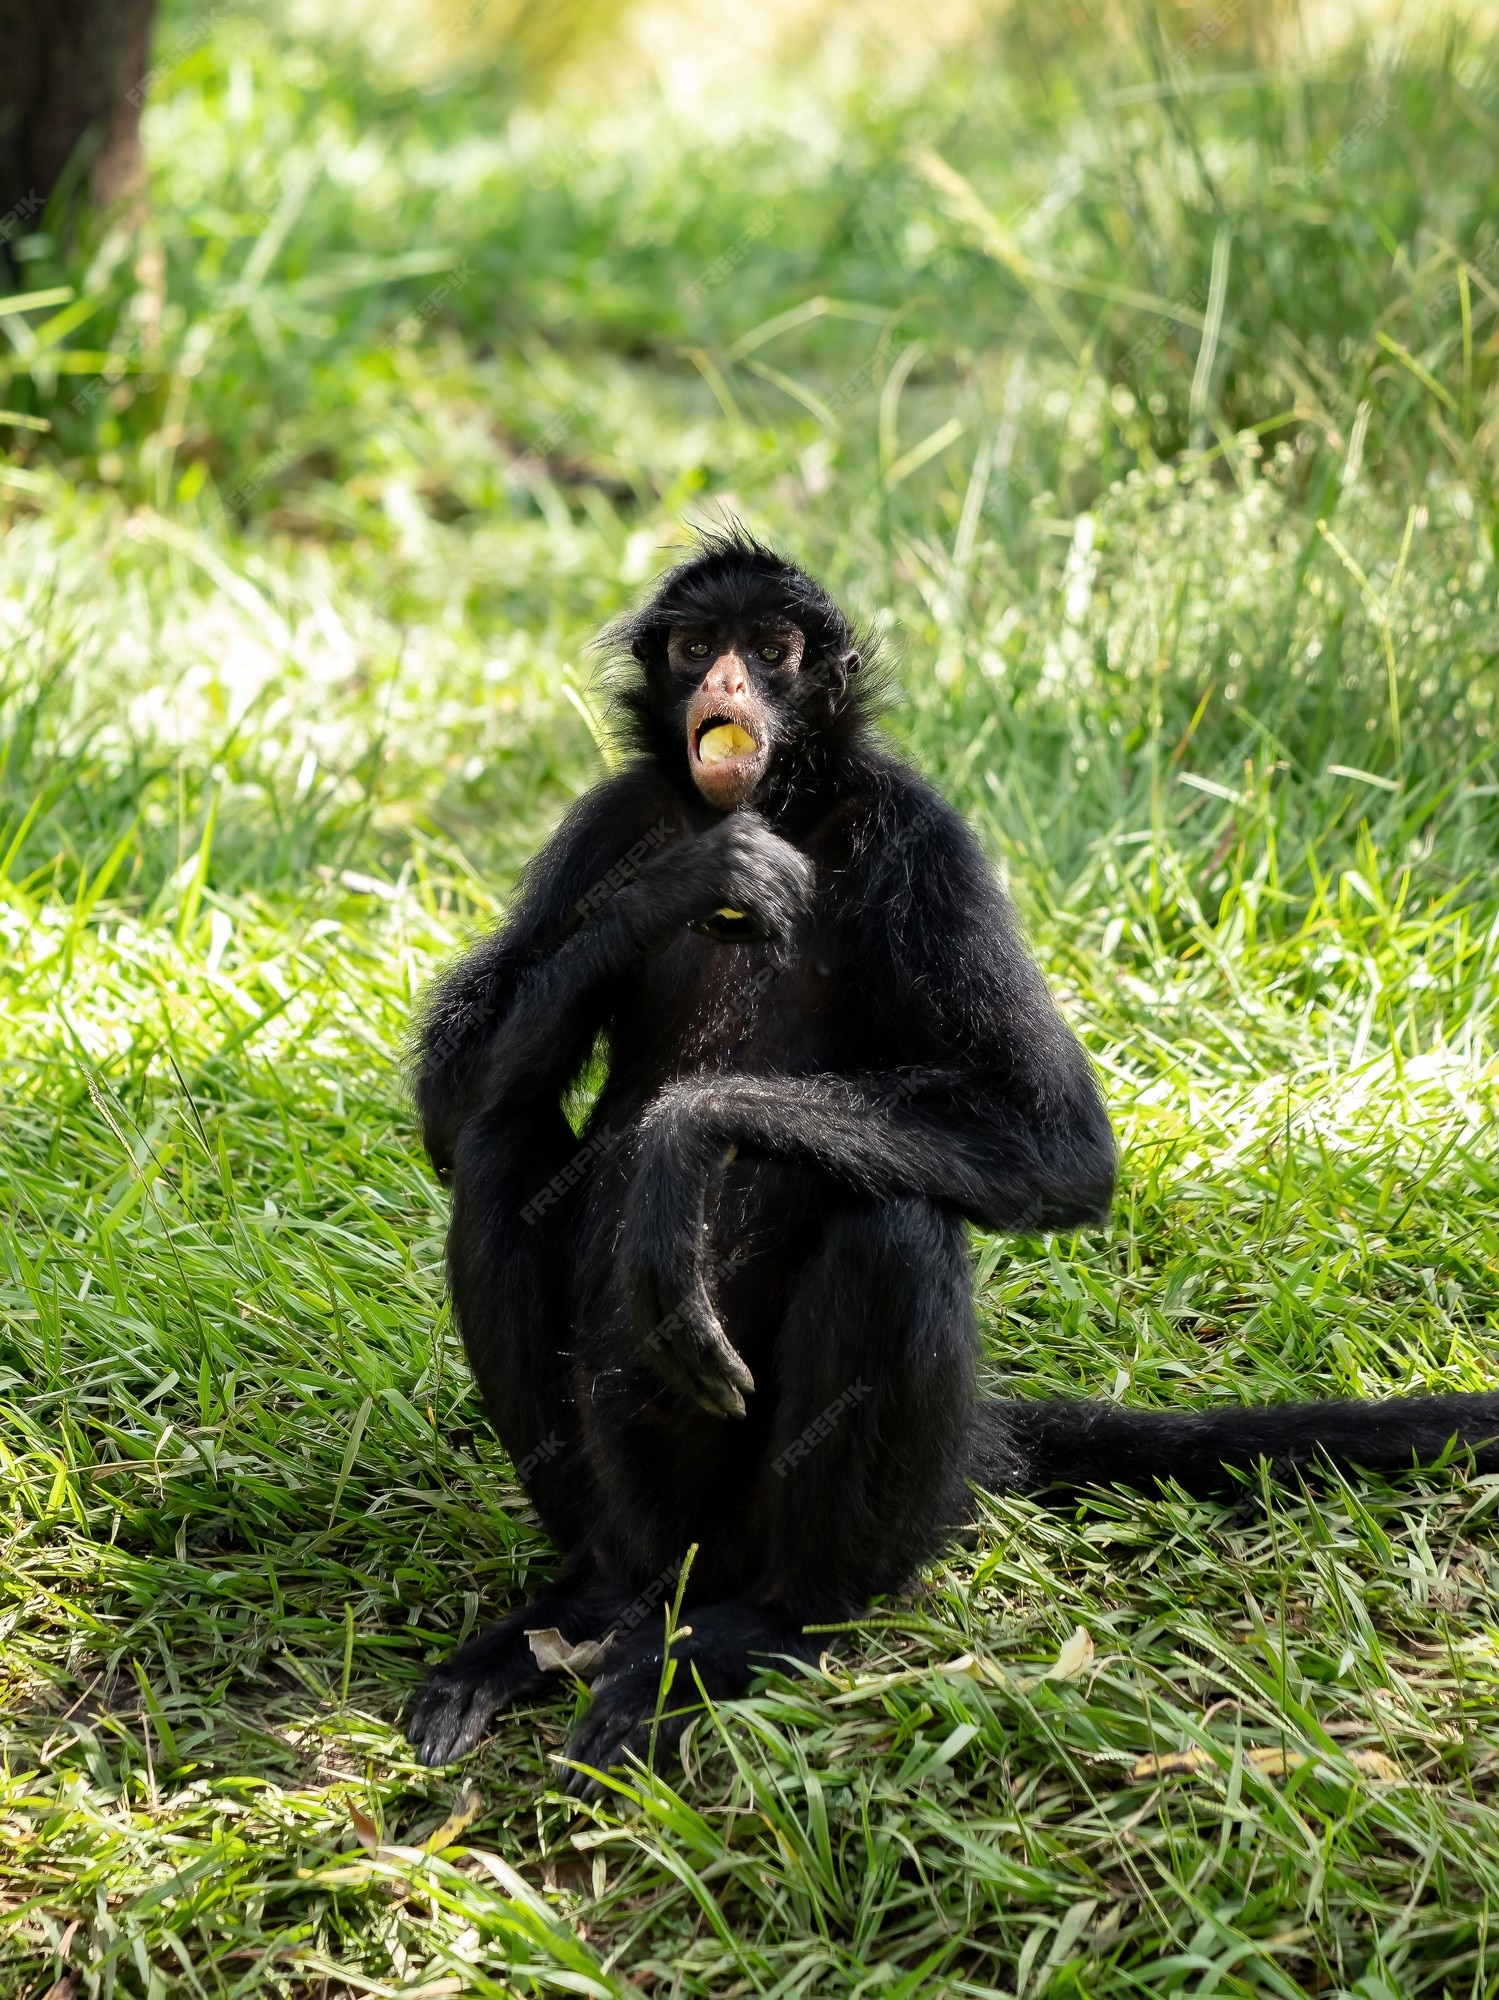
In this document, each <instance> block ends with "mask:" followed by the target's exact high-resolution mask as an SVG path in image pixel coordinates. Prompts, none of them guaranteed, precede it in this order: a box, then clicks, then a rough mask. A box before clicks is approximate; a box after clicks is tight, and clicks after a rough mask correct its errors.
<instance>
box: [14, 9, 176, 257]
mask: <svg viewBox="0 0 1499 2000" xmlns="http://www.w3.org/2000/svg"><path fill="white" fill-rule="evenodd" d="M154 12H155V0H0V242H9V241H10V239H11V238H12V237H13V236H17V235H24V234H25V233H26V230H27V227H28V226H30V227H32V228H35V227H36V223H35V219H34V218H36V217H37V216H39V215H40V214H41V211H42V209H43V208H44V207H45V206H46V203H47V200H48V197H49V196H50V195H51V194H52V192H53V190H54V189H55V188H56V187H57V186H58V183H59V182H60V181H62V180H63V178H64V176H65V175H66V177H67V181H68V183H69V185H70V187H71V186H74V185H79V184H85V185H86V186H87V188H88V189H89V190H90V191H91V192H92V194H93V196H94V198H95V199H96V200H97V201H100V202H112V201H116V200H118V199H119V197H120V196H121V195H123V194H128V193H129V191H130V189H131V188H132V187H133V186H134V185H135V184H136V183H137V182H138V181H139V180H140V179H141V176H142V172H143V167H144V162H143V160H142V157H141V145H140V132H139V125H140V115H141V105H142V104H143V103H144V101H145V95H146V90H145V85H146V68H147V64H148V63H149V62H150V59H151V18H152V15H153V13H154Z"/></svg>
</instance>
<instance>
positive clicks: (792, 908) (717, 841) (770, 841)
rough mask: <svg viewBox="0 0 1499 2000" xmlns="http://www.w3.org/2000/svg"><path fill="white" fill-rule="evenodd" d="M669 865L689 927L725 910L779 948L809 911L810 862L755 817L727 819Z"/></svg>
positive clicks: (812, 871)
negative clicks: (679, 887)
mask: <svg viewBox="0 0 1499 2000" xmlns="http://www.w3.org/2000/svg"><path fill="white" fill-rule="evenodd" d="M664 859H665V857H663V860H664ZM672 860H673V862H674V863H675V866H676V873H677V880H678V881H679V882H680V883H681V885H682V892H683V908H684V913H685V919H684V920H685V921H686V922H688V923H698V922H701V921H703V920H704V919H710V918H712V917H714V916H716V915H717V913H718V912H719V911H720V910H722V909H725V908H727V909H731V910H734V911H736V912H741V913H742V914H743V915H744V917H745V918H747V919H748V920H749V924H750V926H751V927H752V929H753V931H754V932H756V933H758V934H759V935H760V936H761V937H768V938H773V939H775V940H776V942H777V943H782V944H783V943H785V942H786V940H787V939H788V938H789V937H790V936H791V933H792V932H793V930H794V929H795V928H796V924H797V921H798V919H799V918H801V917H803V916H805V915H806V913H807V911H808V910H809V909H810V908H811V907H812V897H813V891H814V887H815V883H816V870H815V868H814V867H813V865H812V863H811V861H810V860H809V859H808V857H807V856H806V855H805V854H803V853H802V852H801V850H800V848H797V847H793V846H792V844H791V842H790V841H789V840H783V839H782V838H781V836H780V834H778V833H773V832H772V831H771V829H770V828H769V827H768V826H767V825H766V824H765V822H764V820H763V819H760V818H759V817H758V816H757V815H756V814H754V813H750V812H735V813H728V814H726V815H725V817H724V818H723V819H721V820H720V821H719V823H718V825H717V826H714V827H710V828H709V829H708V831H707V832H706V833H700V834H698V835H697V837H696V838H695V839H694V840H692V841H690V842H688V843H687V844H686V845H685V846H684V847H681V848H679V849H677V850H675V851H674V853H673V856H672Z"/></svg>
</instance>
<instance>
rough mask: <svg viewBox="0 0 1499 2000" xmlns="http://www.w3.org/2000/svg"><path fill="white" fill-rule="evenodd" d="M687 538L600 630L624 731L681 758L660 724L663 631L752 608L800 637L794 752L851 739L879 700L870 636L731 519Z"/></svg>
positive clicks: (643, 745) (638, 742) (674, 738)
mask: <svg viewBox="0 0 1499 2000" xmlns="http://www.w3.org/2000/svg"><path fill="white" fill-rule="evenodd" d="M695 539H696V544H697V545H696V547H695V548H694V549H693V551H692V553H691V554H690V555H689V556H687V557H686V559H685V560H684V561H682V562H679V563H677V564H676V565H675V567H674V568H672V569H669V570H668V571H667V572H666V574H665V575H664V576H663V577H661V578H660V579H659V580H658V582H657V584H656V587H655V589H654V590H653V591H652V592H651V595H650V596H649V597H648V598H647V599H646V601H645V603H644V604H643V605H641V606H640V608H639V610H637V611H633V612H627V613H626V614H625V616H623V617H622V618H618V619H616V620H615V621H614V623H613V624H612V625H610V626H609V627H608V629H607V630H606V631H605V632H604V633H603V634H602V635H601V637H600V640H599V647H600V650H601V651H602V652H603V654H604V656H605V658H606V659H607V660H608V661H610V662H611V663H612V670H611V671H610V674H609V680H610V682H611V692H612V695H613V707H614V711H615V714H616V717H617V720H618V723H619V725H620V727H621V730H622V733H623V734H624V736H625V737H626V739H627V740H628V741H631V742H632V743H633V744H634V745H635V747H636V748H637V749H639V750H643V751H647V752H649V753H650V754H652V755H654V756H656V757H658V758H661V759H663V760H665V761H666V762H667V763H668V764H671V763H674V761H675V760H676V759H678V758H682V759H685V751H684V749H683V746H682V743H681V740H680V737H679V735H678V734H676V733H673V731H672V730H671V729H670V728H667V727H663V723H664V720H665V718H664V717H663V715H662V712H661V703H660V699H659V692H658V690H659V689H660V688H661V687H663V686H664V685H665V684H666V682H665V678H664V677H665V676H666V674H667V667H666V642H667V637H668V635H669V633H670V632H671V629H672V627H673V626H674V625H691V624H696V623H703V624H715V623H723V622H733V621H734V620H735V619H736V618H738V617H741V616H744V615H746V614H748V613H750V612H752V611H755V612H760V613H762V614H763V613H766V612H769V614H770V615H772V616H778V617H783V618H785V619H787V620H789V621H790V622H791V623H792V624H794V625H797V626H799V627H800V628H801V630H802V632H803V633H804V634H805V636H806V641H807V646H806V652H805V654H804V656H803V661H802V670H801V673H800V674H799V675H798V677H797V683H796V686H795V688H794V689H793V690H792V691H790V692H789V694H788V697H787V699H788V705H789V707H790V709H791V711H792V713H793V715H794V718H795V721H796V725H797V727H796V731H795V736H794V738H793V739H792V741H791V742H790V743H788V745H787V748H788V749H789V750H790V751H791V753H792V755H793V757H795V756H797V754H798V753H800V754H801V756H803V757H805V756H809V755H815V754H816V753H817V752H819V751H828V750H831V749H833V748H834V747H836V745H837V744H839V743H841V742H849V741H852V739H853V738H854V737H855V736H857V735H858V734H860V733H861V732H862V730H863V729H864V727H865V725H866V724H867V723H868V721H869V720H870V718H871V716H872V715H873V714H874V713H876V712H877V710H878V708H879V707H880V706H881V705H882V699H881V697H882V693H883V689H882V685H881V683H882V676H880V675H879V674H878V672H871V668H873V667H875V666H876V665H877V662H876V660H875V653H876V642H875V639H874V635H873V634H872V633H869V632H866V631H864V630H862V629H860V628H856V627H855V626H854V625H852V624H851V623H850V621H849V620H848V619H847V618H846V617H845V616H844V614H843V612H842V611H841V610H840V609H839V607H838V605H837V604H836V603H835V602H834V600H833V598H832V597H831V596H830V595H829V593H828V592H827V591H826V590H825V589H824V588H823V586H822V585H821V584H820V583H818V582H817V580H816V578H815V577H812V576H809V575H808V573H807V572H806V571H805V570H804V569H802V568H801V566H800V565H799V564H798V563H794V562H792V561H791V560H790V558H789V557H787V556H783V555H781V554H780V553H779V552H778V551H777V550H775V549H773V548H770V547H769V546H767V544H766V543H764V542H762V541H759V540H758V539H757V538H756V537H755V536H754V535H752V534H751V533H750V532H749V531H748V529H746V528H745V527H744V526H743V525H742V523H740V522H739V521H736V520H730V521H729V522H728V523H726V525H725V526H723V527H722V528H699V529H698V530H696V534H695ZM653 696H654V697H655V698H654V699H653Z"/></svg>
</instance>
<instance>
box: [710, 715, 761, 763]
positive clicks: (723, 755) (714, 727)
mask: <svg viewBox="0 0 1499 2000" xmlns="http://www.w3.org/2000/svg"><path fill="white" fill-rule="evenodd" d="M695 748H696V751H697V761H698V762H699V763H700V764H734V763H737V762H738V761H739V759H740V758H741V757H753V756H754V754H755V752H756V751H757V750H758V749H759V748H760V745H759V743H758V742H757V741H756V739H755V737H754V736H753V735H752V734H751V733H750V731H749V730H748V729H746V728H745V726H744V724H743V723H742V722H730V721H728V720H727V719H726V718H724V717H722V716H717V715H709V716H705V717H704V719H703V721H702V723H701V725H700V726H699V729H698V732H697V743H696V745H695Z"/></svg>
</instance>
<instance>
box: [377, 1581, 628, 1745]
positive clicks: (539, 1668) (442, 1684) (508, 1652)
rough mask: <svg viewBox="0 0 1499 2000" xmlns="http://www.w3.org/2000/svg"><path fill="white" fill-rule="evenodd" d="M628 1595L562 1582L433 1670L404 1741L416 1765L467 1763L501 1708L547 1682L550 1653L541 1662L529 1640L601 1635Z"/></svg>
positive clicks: (598, 1585)
mask: <svg viewBox="0 0 1499 2000" xmlns="http://www.w3.org/2000/svg"><path fill="white" fill-rule="evenodd" d="M625 1594H626V1593H624V1592H623V1591H622V1590H621V1589H619V1588H618V1587H617V1586H610V1585H608V1584H606V1583H604V1582H602V1581H601V1580H600V1579H599V1578H598V1577H597V1576H595V1575H592V1574H589V1575H587V1576H586V1577H579V1578H577V1579H576V1580H575V1581H573V1582H571V1583H563V1582H560V1581H559V1583H558V1584H557V1586H556V1587H555V1588H554V1589H552V1590H547V1591H544V1592H543V1593H542V1594H541V1595H540V1596H539V1597H538V1598H536V1600H535V1601H534V1602H533V1603H531V1604H524V1605H522V1606H521V1608H520V1610H519V1611H512V1612H511V1614H510V1616H509V1617H508V1618H502V1619H501V1620H500V1622H499V1623H498V1625H491V1626H490V1627H489V1629H488V1630H487V1631H484V1632H478V1633H476V1634H475V1635H474V1637H473V1638H472V1639H470V1640H469V1641H468V1642H467V1644H466V1645H462V1646H460V1647H459V1648H458V1650H457V1652H456V1653H454V1654H453V1656H452V1657H451V1659H447V1660H444V1661H443V1663H442V1665H441V1666H440V1667H434V1668H433V1669H432V1671H431V1673H430V1674H428V1676H427V1678H426V1680H425V1682H424V1683H423V1685H422V1690H421V1693H420V1694H419V1695H418V1696H417V1698H416V1701H415V1703H414V1704H413V1706H412V1710H411V1715H410V1719H409V1720H408V1722H407V1724H406V1734H407V1737H408V1738H409V1740H410V1742H411V1745H412V1748H413V1749H414V1750H415V1751H416V1754H417V1758H418V1760H419V1761H420V1762H421V1763H423V1764H451V1763H452V1762H453V1761H454V1759H455V1758H458V1757H466V1756H467V1755H468V1753H469V1751H470V1750H472V1749H473V1748H474V1746H475V1745H476V1744H477V1743H478V1741H479V1739H480V1738H481V1737H482V1736H483V1734H484V1732H485V1730H486V1729H487V1728H488V1727H489V1724H490V1722H491V1721H492V1720H493V1718H494V1717H495V1715H496V1714H498V1712H499V1711H500V1710H501V1709H502V1708H507V1707H508V1706H509V1705H510V1703H511V1702H513V1701H517V1700H519V1699H520V1697H521V1696H522V1695H525V1694H531V1693H534V1692H535V1690H536V1689H537V1688H538V1687H540V1686H541V1685H542V1684H543V1683H544V1681H545V1680H546V1679H547V1678H548V1675H547V1671H546V1665H547V1663H546V1658H545V1652H544V1653H543V1658H542V1659H541V1660H538V1658H537V1656H536V1652H535V1650H534V1649H533V1647H532V1645H531V1640H530V1636H529V1635H530V1634H531V1633H533V1632H534V1633H536V1634H537V1635H538V1638H540V1635H542V1634H544V1633H546V1632H547V1631H548V1629H549V1628H551V1629H555V1630H556V1631H558V1632H559V1633H560V1635H561V1636H562V1638H563V1640H564V1643H567V1642H573V1643H577V1642H580V1641H583V1640H587V1639H590V1638H593V1637H595V1636H596V1635H601V1634H603V1633H604V1632H606V1631H607V1630H608V1628H609V1625H610V1622H611V1620H612V1618H613V1616H614V1615H615V1614H616V1613H617V1609H618V1606H619V1603H620V1601H621V1599H622V1597H623V1596H624V1595H625ZM581 1671H587V1670H586V1669H582V1670H581Z"/></svg>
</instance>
